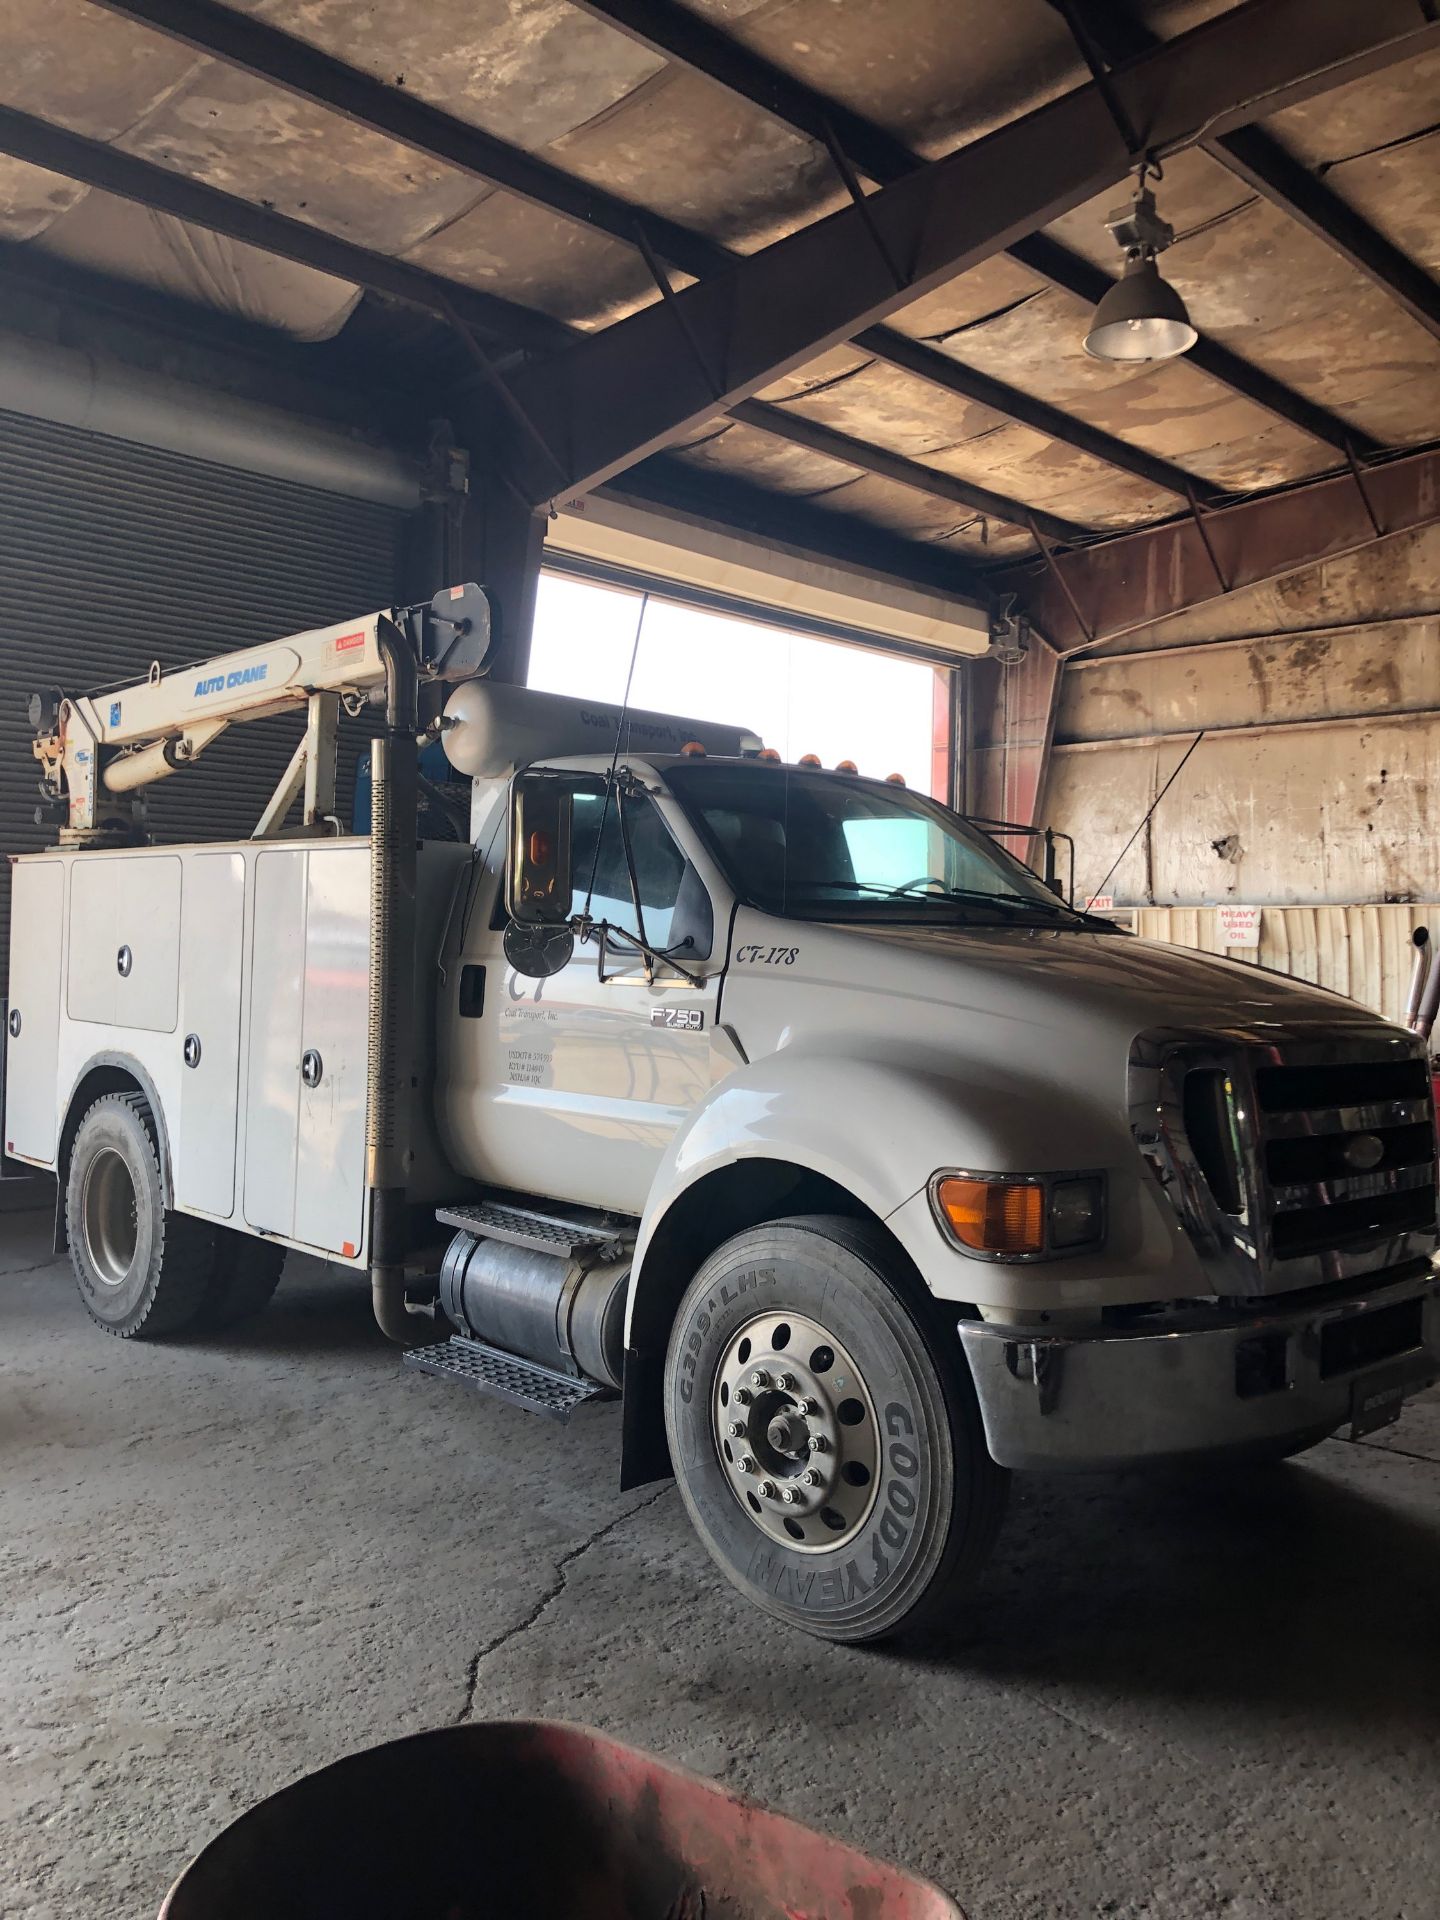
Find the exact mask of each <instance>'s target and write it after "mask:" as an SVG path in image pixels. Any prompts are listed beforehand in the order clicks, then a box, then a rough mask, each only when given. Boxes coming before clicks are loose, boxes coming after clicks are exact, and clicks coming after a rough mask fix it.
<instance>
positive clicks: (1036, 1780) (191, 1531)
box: [0, 1215, 1440, 1920]
mask: <svg viewBox="0 0 1440 1920" xmlns="http://www.w3.org/2000/svg"><path fill="white" fill-rule="evenodd" d="M297 1264H298V1263H292V1267H294V1266H296V1265H297ZM0 1315H3V1319H0V1461H3V1472H0V1568H3V1581H0V1595H3V1612H4V1625H3V1639H0V1732H3V1751H4V1761H5V1765H4V1771H3V1774H0V1820H3V1834H0V1913H3V1914H5V1915H7V1916H12V1917H13V1920H22V1916H23V1920H90V1916H95V1917H96V1920H119V1917H121V1916H123V1917H124V1920H145V1916H147V1915H153V1914H154V1913H155V1911H156V1909H157V1908H158V1906H159V1904H160V1900H161V1898H162V1896H163V1894H164V1891H165V1888H166V1886H167V1884H168V1883H169V1881H170V1880H171V1878H172V1877H173V1875H174V1874H175V1873H176V1872H177V1871H178V1869H179V1868H180V1866H181V1865H182V1864H183V1862H184V1860H185V1858H186V1856H187V1855H188V1854H189V1853H190V1852H192V1851H193V1850H194V1849H195V1848H197V1847H198V1846H199V1845H200V1844H201V1843H202V1842H203V1841H204V1840H205V1839H207V1838H208V1837H209V1836H210V1835H211V1834H212V1833H214V1831H215V1830H216V1829H217V1828H218V1827H220V1826H221V1825H222V1824H223V1823H225V1822H226V1821H228V1820H229V1819H230V1818H231V1817H232V1816H233V1815H234V1814H236V1813H237V1812H239V1811H240V1810H241V1809H242V1808H244V1807H245V1806H246V1805H248V1804H250V1803H251V1802H253V1801H255V1800H256V1799H258V1798H260V1797H261V1796H263V1795H264V1794H267V1793H269V1792H271V1791H272V1790H273V1789H275V1788H277V1787H279V1786H281V1785H282V1784H284V1783H285V1782H286V1781H289V1780H292V1779H294V1778H295V1777H296V1776H297V1775H298V1774H300V1773H302V1772H305V1771H307V1770H308V1769H311V1768H314V1767H317V1766H320V1765H322V1764H323V1763H324V1762H326V1761H328V1760H330V1759H332V1758H334V1757H336V1756H337V1755H339V1754H342V1753H344V1752H345V1751H347V1750H348V1749H351V1748H354V1747H359V1746H364V1745H368V1744H370V1743H372V1742H375V1741H378V1740H382V1739H384V1738H386V1737H388V1736H391V1735H394V1734H399V1733H404V1732H409V1731H413V1730H415V1729H418V1728H422V1727H430V1726H438V1725H442V1724H445V1723H447V1722H451V1721H456V1720H460V1719H462V1718H465V1717H467V1716H469V1715H472V1714H473V1715H476V1716H487V1715H529V1714H548V1715H556V1716H563V1717H567V1718H572V1719H576V1720H583V1721H589V1722H591V1723H593V1724H594V1725H596V1726H599V1727H602V1728H604V1729H607V1730H609V1731H611V1732H613V1733H616V1734H618V1735H621V1736H622V1737H624V1738H627V1739H630V1740H633V1741H636V1742H638V1743H640V1744H643V1745H646V1746H649V1747H652V1748H655V1749H656V1750H658V1751H659V1752H660V1753H662V1754H664V1755H666V1756H669V1757H671V1758H673V1759H676V1760H680V1761H684V1762H687V1763H688V1764H689V1765H691V1766H693V1767H696V1768H698V1769H699V1770H700V1771H701V1772H703V1773H707V1774H710V1775H713V1776H715V1777H717V1778H720V1779H723V1780H725V1781H727V1782H729V1783H732V1784H734V1785H735V1786H737V1787H740V1788H742V1789H744V1790H746V1791H748V1792H751V1793H753V1794H755V1795H757V1796H758V1797H759V1798H761V1799H763V1800H766V1801H769V1802H772V1803H774V1804H775V1805H778V1806H780V1807H782V1808H784V1809H786V1810H788V1811H789V1812H792V1813H794V1814H796V1815H798V1816H799V1817H800V1818H801V1819H804V1820H808V1821H811V1822H813V1823H815V1824H816V1825H818V1826H822V1827H825V1828H829V1829H831V1830H832V1831H834V1832H836V1833H839V1834H844V1835H846V1836H848V1837H849V1838H851V1839H853V1840H854V1841H855V1842H857V1843H858V1844H859V1845H861V1846H864V1847H867V1848H870V1849H871V1850H873V1851H875V1852H877V1853H880V1854H883V1855H887V1856H889V1857H891V1858H893V1859H895V1860H897V1861H899V1862H901V1863H903V1864H905V1865H907V1866H909V1867H912V1868H914V1869H916V1870H918V1871H919V1872H922V1873H926V1874H929V1875H932V1876H933V1877H934V1878H935V1879H936V1880H938V1881H940V1882H941V1884H942V1885H944V1886H946V1887H947V1888H948V1889H950V1890H951V1891H952V1892H953V1893H954V1894H955V1895H956V1897H957V1898H958V1899H959V1901H960V1902H961V1904H962V1905H963V1906H964V1907H965V1909H966V1910H967V1912H968V1913H969V1915H970V1916H971V1920H1018V1917H1019V1916H1026V1917H1027V1920H1032V1917H1033V1916H1039V1915H1045V1916H1052V1915H1053V1916H1068V1915H1077V1916H1078V1915H1086V1916H1090V1915H1096V1914H1105V1915H1118V1916H1127V1917H1128V1916H1133V1917H1134V1920H1139V1917H1140V1916H1146V1920H1151V1917H1160V1920H1190V1917H1191V1916H1207V1917H1208V1916H1225V1917H1226V1920H1256V1916H1260V1915H1266V1914H1284V1915H1287V1916H1303V1917H1304V1920H1330V1917H1331V1916H1333V1917H1334V1920H1341V1917H1342V1916H1343V1917H1344V1920H1353V1916H1355V1915H1357V1914H1359V1913H1362V1912H1363V1913H1365V1914H1367V1915H1371V1916H1376V1917H1377V1920H1392V1917H1395V1920H1398V1917H1399V1916H1406V1917H1407V1920H1408V1917H1410V1916H1413V1917H1414V1920H1420V1917H1421V1916H1427V1917H1428V1916H1431V1915H1433V1914H1434V1913H1435V1912H1436V1904H1437V1897H1440V1896H1437V1893H1436V1887H1437V1885H1440V1829H1437V1824H1436V1821H1435V1818H1434V1807H1435V1804H1436V1798H1437V1789H1440V1744H1437V1740H1436V1734H1437V1731H1440V1402H1437V1401H1436V1400H1435V1399H1433V1398H1432V1399H1430V1400H1429V1401H1427V1402H1422V1403H1419V1404H1417V1405H1416V1406H1415V1407H1413V1408H1412V1409H1411V1410H1409V1411H1408V1412H1407V1414H1406V1416H1405V1418H1404V1419H1403V1421H1402V1422H1401V1424H1400V1425H1399V1426H1398V1427H1395V1428H1392V1429H1390V1430H1389V1432H1388V1433H1387V1434H1386V1435H1385V1436H1383V1437H1382V1438H1381V1439H1380V1440H1378V1441H1376V1442H1372V1443H1367V1444H1364V1445H1352V1444H1350V1443H1349V1442H1345V1441H1338V1440H1337V1441H1328V1442H1326V1444H1325V1445H1324V1446H1323V1447H1321V1448H1320V1449H1319V1450H1318V1451H1317V1452H1315V1453H1314V1454H1312V1455H1310V1456H1309V1457H1308V1458H1307V1460H1306V1461H1305V1462H1304V1463H1297V1464H1293V1465H1291V1466H1288V1467H1284V1468H1280V1469H1276V1470H1272V1471H1270V1472H1266V1473H1256V1474H1252V1475H1249V1476H1243V1477H1240V1478H1238V1479H1237V1478H1231V1479H1229V1480H1227V1481H1225V1482H1216V1481H1210V1480H1207V1481H1203V1482H1196V1481H1193V1480H1192V1481H1187V1482H1183V1483H1167V1484H1156V1483H1146V1482H1143V1481H1141V1480H1139V1479H1136V1478H1133V1477H1131V1478H1122V1477H1105V1478H1101V1477H1095V1478H1087V1479H1085V1480H1083V1481H1080V1480H1077V1481H1071V1482H1068V1483H1062V1482H1051V1483H1048V1484H1043V1483H1040V1482H1036V1481H1029V1482H1023V1483H1018V1484H1017V1493H1018V1498H1017V1499H1016V1500H1015V1502H1014V1503H1013V1505H1012V1512H1011V1519H1010V1522H1009V1525H1008V1528H1007V1531H1006V1532H1005V1534H1004V1535H1003V1536H1002V1540H1001V1545H1000V1548H999V1551H998V1553H997V1556H996V1558H995V1560H994V1562H993V1563H992V1566H991V1568H990V1569H989V1572H988V1574H987V1576H986V1578H985V1580H984V1582H983V1585H982V1587H981V1588H980V1590H979V1592H978V1593H977V1594H976V1596H975V1599H974V1602H973V1605H972V1607H971V1608H970V1609H969V1612H968V1614H967V1617H966V1619H965V1620H964V1622H963V1623H961V1625H960V1628H959V1630H958V1631H957V1634H956V1637H955V1639H954V1643H953V1645H951V1646H950V1647H949V1648H948V1649H947V1650H946V1651H945V1652H944V1653H943V1655H941V1654H932V1655H930V1656H928V1657H927V1658H925V1659H924V1660H921V1659H917V1658H915V1657H907V1656H903V1655H897V1654H887V1653H861V1652H850V1651H846V1650H840V1649H836V1648H831V1647H826V1646H822V1645H820V1644H819V1643H817V1642H814V1641H811V1640H808V1639H805V1638H803V1637H800V1636H797V1635H794V1634H790V1633H786V1632H784V1631H781V1630H778V1629H776V1628H773V1627H772V1626H770V1625H769V1624H767V1623H766V1621H764V1620H763V1619H762V1618H761V1617H760V1616H759V1615H757V1614H755V1613H753V1612H751V1611H749V1610H748V1609H747V1608H746V1607H745V1606H744V1605H743V1604H742V1603H741V1602H740V1601H739V1600H738V1598H735V1597H733V1596H732V1594H731V1592H730V1590H729V1589H728V1588H727V1587H725V1586H724V1585H722V1584H721V1583H719V1582H718V1580H716V1579H715V1578H713V1577H712V1576H711V1574H710V1572H709V1570H708V1563H707V1562H706V1561H705V1560H704V1558H703V1556H702V1555H701V1554H700V1551H699V1549H698V1547H697V1546H696V1545H694V1543H693V1542H692V1540H691V1537H690V1534H689V1531H688V1528H687V1525H686V1522H685V1518H684V1515H683V1512H682V1510H681V1507H680V1502H679V1499H678V1496H677V1495H676V1494H675V1492H674V1491H673V1489H672V1488H670V1487H669V1486H668V1485H667V1486H665V1487H662V1488H658V1489H657V1488H653V1487H652V1488H648V1489H645V1490H642V1491H641V1492H639V1493H631V1494H627V1495H621V1494H619V1493H617V1492H616V1490H615V1479H616V1473H615V1461H616V1452H617V1439H618V1415H617V1412H616V1410H615V1408H614V1407H613V1406H602V1407H598V1408H592V1409H588V1410H586V1411H585V1412H582V1414H581V1415H580V1416H579V1417H578V1418H577V1419H576V1420H575V1421H574V1423H573V1424H572V1425H571V1426H570V1427H569V1428H566V1429H562V1428H556V1427H552V1426H549V1425H548V1424H545V1423H543V1422H540V1421H538V1420H535V1419H533V1418H532V1417H530V1416H527V1415H525V1414H522V1413H520V1412H518V1411H515V1410H512V1409H510V1408H508V1407H504V1406H501V1405H498V1404H496V1403H494V1402H488V1401H484V1400H480V1399H472V1398H469V1397H467V1396H466V1395H464V1394H463V1393H462V1392H461V1391H460V1390H459V1389H457V1388H452V1387H450V1386H448V1385H447V1384H444V1383H441V1382H439V1381H434V1380H429V1379H426V1378H424V1377H421V1376H418V1375H415V1374H411V1373H402V1371H401V1369H400V1367H399V1364H398V1361H397V1359H396V1356H395V1354H394V1352H393V1351H392V1350H390V1349H388V1348H387V1347H385V1346H384V1345H383V1344H382V1343H381V1342H380V1340H379V1338H378V1336H377V1335H376V1334H375V1332H374V1330H373V1328H372V1326H371V1323H370V1317H369V1302H368V1299H367V1297H366V1289H365V1288H364V1287H363V1286H358V1285H357V1284H356V1283H355V1281H354V1280H353V1279H351V1278H349V1277H348V1276H347V1277H344V1278H339V1277H334V1276H330V1275H327V1274H326V1273H324V1272H323V1270H321V1269H319V1268H315V1267H307V1266H301V1267H300V1270H299V1271H292V1272H291V1273H290V1274H288V1275H287V1277H286V1279H285V1281H284V1283H283V1284H282V1287H281V1290H280V1293H279V1295H278V1296H277V1298H276V1301H275V1304H274V1306H273V1308H272V1309H271V1311H270V1313H269V1314H268V1315H267V1316H266V1317H265V1318H264V1320H262V1321H260V1322H258V1323H256V1324H255V1326H254V1327H253V1328H251V1329H250V1330H249V1331H247V1332H244V1333H240V1334H235V1335H232V1336H230V1337H229V1338H228V1339H226V1340H225V1341H224V1342H223V1344H213V1345H209V1346H200V1345H185V1344H172V1345H166V1346H148V1347H145V1346H125V1345H122V1344H121V1343H120V1342H118V1341H115V1340H111V1339H108V1338H106V1337H105V1336H104V1335H103V1334H101V1333H99V1332H98V1331H97V1330H95V1329H93V1328H92V1327H91V1326H90V1324H89V1323H88V1322H87V1321H86V1319H85V1318H84V1315H83V1313H82V1311H81V1308H80V1305H79V1302H78V1300H77V1299H76V1298H75V1296H74V1293H73V1288H72V1285H71V1282H70V1280H69V1276H68V1270H67V1269H65V1268H63V1267H61V1266H58V1265H56V1264H55V1263H54V1262H52V1261H51V1259H50V1257H49V1251H48V1221H45V1220H42V1219H40V1218H38V1217H36V1216H34V1215H26V1216H12V1217H9V1218H4V1217H0Z"/></svg>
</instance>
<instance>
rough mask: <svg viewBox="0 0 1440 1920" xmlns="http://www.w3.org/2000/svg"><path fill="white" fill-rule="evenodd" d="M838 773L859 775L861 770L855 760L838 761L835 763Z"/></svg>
mask: <svg viewBox="0 0 1440 1920" xmlns="http://www.w3.org/2000/svg"><path fill="white" fill-rule="evenodd" d="M835 771H836V772H837V773H859V771H860V769H859V768H858V767H857V766H856V764H855V762H854V761H853V760H838V761H837V762H836V763H835Z"/></svg>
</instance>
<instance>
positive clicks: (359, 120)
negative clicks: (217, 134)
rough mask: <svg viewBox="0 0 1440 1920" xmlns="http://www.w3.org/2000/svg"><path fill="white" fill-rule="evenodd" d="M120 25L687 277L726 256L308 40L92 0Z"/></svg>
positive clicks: (207, 17)
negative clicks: (648, 252)
mask: <svg viewBox="0 0 1440 1920" xmlns="http://www.w3.org/2000/svg"><path fill="white" fill-rule="evenodd" d="M95 3H96V5H98V6H102V7H104V8H105V9H106V10H107V11H108V12H110V13H114V14H118V15H119V16H120V17H121V18H122V19H125V20H132V21H134V22H136V24H138V25H140V26H144V27H149V28H152V29H153V30H154V31H155V32H156V33H163V34H165V35H166V36H167V37H168V38H170V39H172V40H177V41H179V42H180V44H181V45H182V46H186V47H189V48H190V49H191V50H192V51H193V52H195V53H202V54H206V55H208V56H209V57H210V58H211V59H213V60H220V61H223V62H224V64H225V65H226V66H229V67H238V68H240V69H242V70H243V71H244V72H246V73H249V74H253V75H254V76H255V78H256V79H257V80H264V81H266V82H268V83H269V84H270V85H272V86H277V87H282V88H284V90H285V91H286V92H287V93H293V94H297V95H298V96H299V97H300V98H301V99H304V100H309V101H311V102H312V103H313V104H314V105H316V106H318V107H323V108H324V109H325V110H326V112H328V113H337V114H339V115H341V116H342V118H344V119H346V120H349V121H351V122H352V123H353V124H354V125H356V126H360V127H366V128H368V129H369V130H370V131H371V132H373V133H381V134H385V135H387V136H388V137H389V138H390V139H392V140H398V141H399V142H400V143H401V144H402V145H404V146H407V147H412V148H413V149H414V150H415V151H416V152H417V153H424V154H428V155H429V157H430V158H431V159H432V160H439V161H442V162H444V164H445V165H447V166H451V167H455V168H457V169H458V170H459V171H460V172H461V173H467V174H469V175H470V176H471V177H472V178H474V179H476V180H479V181H482V182H483V183H484V184H485V185H487V186H497V187H504V188H505V189H506V190H507V191H508V192H510V193H515V194H518V195H519V196H520V197H521V198H522V199H524V200H529V201H531V202H532V203H533V204H534V205H536V206H542V207H547V208H549V209H550V211H551V212H553V213H558V214H561V215H563V216H564V217H565V218H566V219H569V220H573V221H576V222H578V223H579V224H580V225H581V226H585V227H590V228H598V229H599V230H600V231H601V232H602V233H607V234H609V235H610V236H611V238H612V239H615V240H619V241H622V242H623V243H624V244H625V245H626V246H627V247H634V246H635V245H636V244H637V243H636V233H637V230H641V231H643V232H644V234H645V236H646V238H647V240H648V242H649V244H650V245H651V246H652V247H653V248H654V250H655V251H656V252H657V253H658V254H659V255H661V257H662V258H663V259H666V260H669V261H670V262H671V263H672V264H673V265H675V266H677V267H682V268H684V270H685V272H686V273H693V274H703V273H710V272H713V271H714V270H715V268H716V267H719V266H724V265H726V264H727V262H728V261H730V260H731V259H732V258H733V257H734V256H733V255H732V254H731V253H730V252H729V250H728V249H727V248H725V247H722V246H720V245H718V244H717V243H716V242H715V241H713V240H710V239H708V238H707V237H706V236H705V235H704V234H701V233H696V232H695V231H694V229H693V228H690V227H686V226H682V225H681V224H680V222H679V221H676V220H669V219H667V218H666V217H665V216H664V215H663V214H659V213H652V212H651V211H650V210H649V209H647V208H645V207H641V206H637V205H636V204H634V203H633V202H632V201H629V200H626V199H624V198H623V197H622V196H621V195H619V194H614V193H608V192H607V191H606V190H605V189H604V188H603V187H597V186H591V185H590V184H588V183H587V182H586V181H583V180H580V179H577V178H576V177H575V175H573V174H569V173H566V172H565V170H564V169H563V168H562V167H557V166H554V165H552V164H551V162H550V161H548V160H542V159H540V158H539V157H538V156H537V155H535V154H532V153H527V152H526V150H525V149H524V147H517V146H514V145H513V144H512V143H511V142H510V141H508V140H499V139H496V138H495V136H494V135H493V134H489V133H486V132H484V131H483V129H481V128H480V127H476V126H472V125H471V124H470V122H469V121H466V120H459V119H457V118H456V117H455V116H454V115H453V114H449V113H446V112H444V111H443V110H442V109H441V108H439V107H432V106H429V105H427V103H426V102H425V101H424V100H421V99H419V98H417V97H416V96H415V95H414V94H411V93H406V92H404V91H402V90H401V89H400V88H399V87H391V86H387V85H386V84H385V82H384V81H383V80H376V79H374V78H373V77H372V76H371V75H370V74H368V73H365V72H363V71H362V70H361V69H360V68H358V67H352V66H349V65H347V63H346V62H345V61H343V60H337V59H336V58H335V57H334V56H333V55H332V54H328V53H325V52H322V50H321V49H320V48H319V47H316V46H312V45H311V44H310V42H309V41H307V40H301V39H299V38H298V37H297V36H296V35H295V34H292V33H286V32H284V31H282V30H281V29H280V28H279V27H272V26H270V25H268V24H267V23H266V22H265V21H264V20H261V19H258V18H257V17H256V16H255V15H253V14H245V13H237V12H235V10H234V9H233V8H232V7H227V6H218V5H216V4H215V0H95Z"/></svg>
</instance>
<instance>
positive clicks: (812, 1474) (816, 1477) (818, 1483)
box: [800, 1467, 825, 1487]
mask: <svg viewBox="0 0 1440 1920" xmlns="http://www.w3.org/2000/svg"><path fill="white" fill-rule="evenodd" d="M800 1478H801V1479H802V1480H803V1481H804V1482H805V1484H806V1486H807V1487H823V1486H824V1484H825V1476H824V1474H823V1473H817V1472H816V1471H815V1469H814V1467H807V1468H806V1469H805V1471H804V1473H802V1474H801V1476H800Z"/></svg>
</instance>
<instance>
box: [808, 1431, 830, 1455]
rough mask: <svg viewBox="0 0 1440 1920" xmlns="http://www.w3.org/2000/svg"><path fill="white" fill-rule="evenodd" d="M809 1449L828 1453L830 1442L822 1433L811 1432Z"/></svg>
mask: <svg viewBox="0 0 1440 1920" xmlns="http://www.w3.org/2000/svg"><path fill="white" fill-rule="evenodd" d="M810 1451H811V1452H812V1453H828V1452H829V1451H830V1442H829V1441H828V1440H827V1439H826V1438H825V1436H824V1434H823V1433H812V1434H811V1436H810Z"/></svg>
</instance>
